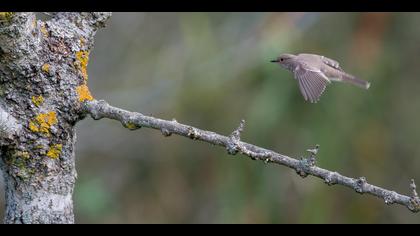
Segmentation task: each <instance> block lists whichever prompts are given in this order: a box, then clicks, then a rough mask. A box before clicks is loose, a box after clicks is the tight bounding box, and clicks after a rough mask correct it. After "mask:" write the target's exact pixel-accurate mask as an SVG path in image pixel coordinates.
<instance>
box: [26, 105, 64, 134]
mask: <svg viewBox="0 0 420 236" xmlns="http://www.w3.org/2000/svg"><path fill="white" fill-rule="evenodd" d="M55 124H57V116H56V114H55V112H53V111H50V112H48V113H41V114H39V115H37V116H36V117H35V119H34V120H32V121H31V122H29V129H30V130H31V131H32V132H41V133H44V134H49V133H50V128H51V126H53V125H55Z"/></svg>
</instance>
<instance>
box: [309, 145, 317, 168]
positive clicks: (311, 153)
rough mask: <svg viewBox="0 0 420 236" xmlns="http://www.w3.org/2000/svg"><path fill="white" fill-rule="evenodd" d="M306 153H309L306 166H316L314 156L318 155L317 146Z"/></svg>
mask: <svg viewBox="0 0 420 236" xmlns="http://www.w3.org/2000/svg"><path fill="white" fill-rule="evenodd" d="M306 151H307V152H309V157H308V160H307V161H308V164H309V165H310V166H315V165H316V154H318V151H319V144H317V145H315V147H314V148H312V149H307V150H306Z"/></svg>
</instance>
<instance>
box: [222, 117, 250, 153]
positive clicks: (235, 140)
mask: <svg viewBox="0 0 420 236" xmlns="http://www.w3.org/2000/svg"><path fill="white" fill-rule="evenodd" d="M244 126H245V120H241V123H239V126H238V128H236V129H235V130H234V131H233V132H232V133H231V134H230V136H229V140H228V143H227V145H226V149H227V152H228V153H229V154H230V155H236V154H237V153H238V152H239V151H240V150H241V147H240V144H239V142H240V141H241V133H242V131H243V130H244ZM251 158H253V157H251Z"/></svg>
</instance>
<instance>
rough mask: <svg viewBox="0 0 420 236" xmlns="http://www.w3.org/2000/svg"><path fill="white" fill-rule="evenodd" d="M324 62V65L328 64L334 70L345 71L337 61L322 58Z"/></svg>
mask: <svg viewBox="0 0 420 236" xmlns="http://www.w3.org/2000/svg"><path fill="white" fill-rule="evenodd" d="M322 62H324V64H326V65H328V66H331V67H332V68H335V69H337V70H340V71H343V69H341V67H340V64H339V63H338V62H337V61H335V60H333V59H331V58H328V57H324V56H322Z"/></svg>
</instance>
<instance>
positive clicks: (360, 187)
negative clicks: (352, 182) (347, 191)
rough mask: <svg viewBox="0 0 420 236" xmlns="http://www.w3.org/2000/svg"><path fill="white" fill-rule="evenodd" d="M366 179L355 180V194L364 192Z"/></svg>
mask: <svg viewBox="0 0 420 236" xmlns="http://www.w3.org/2000/svg"><path fill="white" fill-rule="evenodd" d="M365 187H366V177H363V176H362V177H360V178H358V179H357V180H356V186H355V188H354V190H356V192H358V193H360V194H363V193H364V192H365V191H366V190H365Z"/></svg>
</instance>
